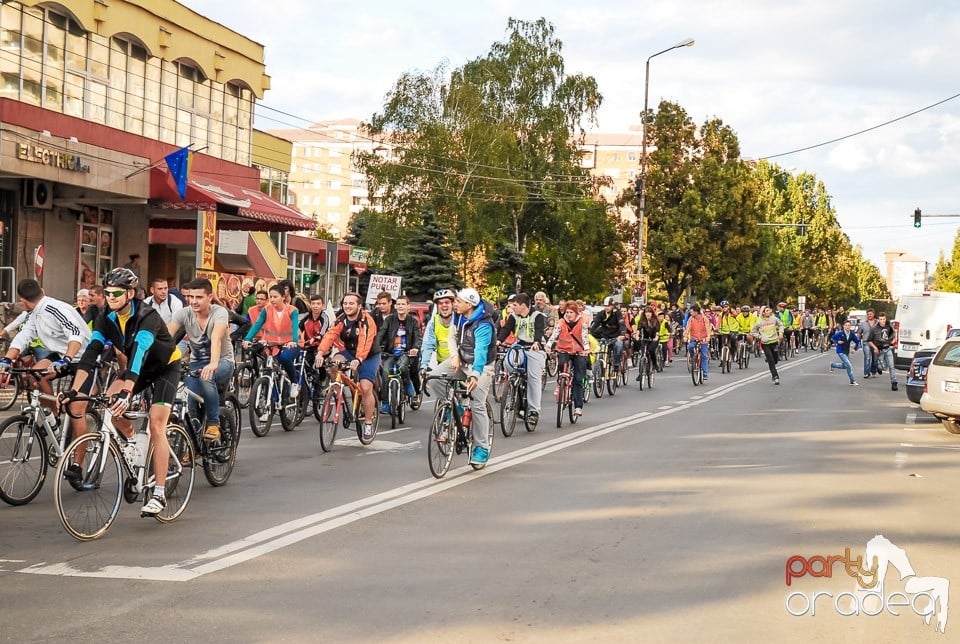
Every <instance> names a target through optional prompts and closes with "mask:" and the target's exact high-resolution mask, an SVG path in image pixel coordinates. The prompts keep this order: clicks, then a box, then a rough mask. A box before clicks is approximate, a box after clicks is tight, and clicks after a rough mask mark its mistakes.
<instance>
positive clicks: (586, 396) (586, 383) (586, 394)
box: [583, 371, 593, 405]
mask: <svg viewBox="0 0 960 644" xmlns="http://www.w3.org/2000/svg"><path fill="white" fill-rule="evenodd" d="M592 390H593V380H592V378H591V377H590V372H589V371H587V374H586V375H585V376H584V377H583V404H584V405H586V404H587V403H588V402H590V392H591V391H592Z"/></svg>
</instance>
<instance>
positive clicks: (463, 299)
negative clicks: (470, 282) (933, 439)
mask: <svg viewBox="0 0 960 644" xmlns="http://www.w3.org/2000/svg"><path fill="white" fill-rule="evenodd" d="M453 306H454V308H455V309H456V311H457V315H456V316H454V318H453V324H454V333H452V334H450V335H451V338H450V352H451V356H450V361H449V362H445V363H443V364H441V365H439V366H438V367H437V371H439V372H440V373H450V372H451V371H460V370H461V369H463V371H464V372H466V373H467V391H468V392H471V393H472V392H476V394H474V395H473V397H472V398H471V400H470V409H471V411H472V413H473V422H472V423H471V426H472V427H473V453H472V454H471V455H470V462H471V463H474V464H477V465H482V464H484V463H486V462H487V459H489V458H490V444H489V443H488V442H487V429H488V428H489V426H490V418H489V416H487V394H488V393H489V391H490V385H491V383H492V382H493V367H494V362H495V361H496V359H497V343H496V342H495V338H494V329H493V308H492V307H490V306H489V305H488V304H487V303H486V302H484V301H482V300H481V299H480V294H479V293H477V291H476V289H472V288H465V289H463V290H461V291H460V292H459V293H457V299H455V300H454V302H453ZM537 388H538V389H539V387H537Z"/></svg>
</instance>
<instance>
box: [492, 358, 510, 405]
mask: <svg viewBox="0 0 960 644" xmlns="http://www.w3.org/2000/svg"><path fill="white" fill-rule="evenodd" d="M509 382H510V376H509V375H508V374H507V370H506V368H505V367H504V366H503V360H502V359H499V360H497V364H496V366H495V367H494V370H493V399H494V400H495V401H496V402H500V401H501V400H503V394H504V393H506V391H507V383H509Z"/></svg>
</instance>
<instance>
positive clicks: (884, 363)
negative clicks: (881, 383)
mask: <svg viewBox="0 0 960 644" xmlns="http://www.w3.org/2000/svg"><path fill="white" fill-rule="evenodd" d="M873 361H874V363H875V364H876V365H877V366H878V367H879V368H880V369H888V370H889V371H890V382H896V381H897V372H896V371H894V369H893V348H892V347H887V348H886V349H880V351H879V353H877V355H876V356H874V359H873Z"/></svg>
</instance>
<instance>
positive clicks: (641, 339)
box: [634, 306, 660, 381]
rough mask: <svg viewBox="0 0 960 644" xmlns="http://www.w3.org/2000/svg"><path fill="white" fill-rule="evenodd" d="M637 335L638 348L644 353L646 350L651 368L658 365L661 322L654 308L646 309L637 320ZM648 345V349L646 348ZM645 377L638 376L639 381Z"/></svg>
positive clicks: (640, 374) (639, 374) (641, 374)
mask: <svg viewBox="0 0 960 644" xmlns="http://www.w3.org/2000/svg"><path fill="white" fill-rule="evenodd" d="M634 328H635V331H634V333H635V335H634V337H635V338H636V341H637V347H638V348H639V349H640V350H641V351H643V350H644V349H646V352H647V357H648V358H649V359H650V368H651V369H653V366H654V365H655V364H657V353H658V352H659V351H660V321H659V320H657V316H656V314H655V313H654V312H653V307H650V306H648V307H645V308H644V309H643V313H641V314H640V316H639V317H638V318H637V322H636V326H635V327H634ZM644 345H646V347H644ZM642 377H643V373H642V372H641V373H638V374H637V380H638V381H639V380H640V378H642Z"/></svg>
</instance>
